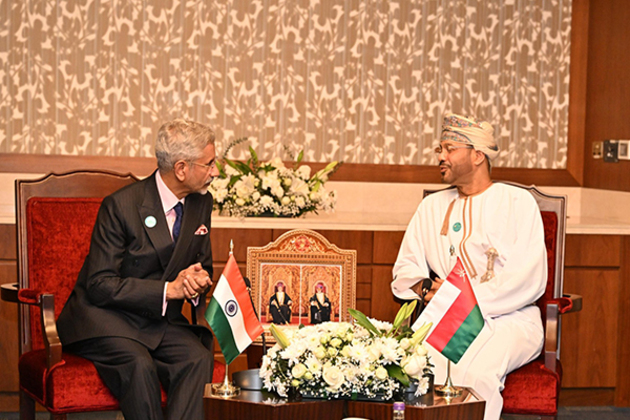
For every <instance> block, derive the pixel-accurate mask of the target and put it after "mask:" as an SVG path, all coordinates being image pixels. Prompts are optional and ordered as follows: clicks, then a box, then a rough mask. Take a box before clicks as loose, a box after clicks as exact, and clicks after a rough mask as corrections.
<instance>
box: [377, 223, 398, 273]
mask: <svg viewBox="0 0 630 420" xmlns="http://www.w3.org/2000/svg"><path fill="white" fill-rule="evenodd" d="M403 236H405V232H394V231H378V232H374V263H375V264H391V265H392V266H393V265H394V263H395V262H396V258H397V257H398V250H399V249H400V244H401V243H402V240H403Z"/></svg>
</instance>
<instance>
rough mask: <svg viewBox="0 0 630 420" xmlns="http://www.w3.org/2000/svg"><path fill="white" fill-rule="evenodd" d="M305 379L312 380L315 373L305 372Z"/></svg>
mask: <svg viewBox="0 0 630 420" xmlns="http://www.w3.org/2000/svg"><path fill="white" fill-rule="evenodd" d="M304 379H306V380H307V381H310V380H311V379H313V374H312V373H311V372H308V371H306V372H304Z"/></svg>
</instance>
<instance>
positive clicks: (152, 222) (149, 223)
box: [144, 216, 157, 228]
mask: <svg viewBox="0 0 630 420" xmlns="http://www.w3.org/2000/svg"><path fill="white" fill-rule="evenodd" d="M144 224H145V225H146V227H148V228H152V227H155V225H157V220H156V219H155V217H153V216H147V218H146V219H144Z"/></svg>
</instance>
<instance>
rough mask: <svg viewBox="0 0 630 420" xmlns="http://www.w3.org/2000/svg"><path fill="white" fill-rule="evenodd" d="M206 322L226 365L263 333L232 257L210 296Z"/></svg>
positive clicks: (231, 256)
mask: <svg viewBox="0 0 630 420" xmlns="http://www.w3.org/2000/svg"><path fill="white" fill-rule="evenodd" d="M206 319H207V320H208V324H210V328H212V331H214V334H215V336H216V337H217V341H218V342H219V346H221V352H222V353H223V356H224V357H225V361H226V362H227V363H228V364H230V363H231V362H232V361H233V360H234V359H235V358H236V357H237V356H238V355H239V354H240V353H242V352H243V351H244V350H245V349H246V348H247V347H248V346H249V345H250V344H251V343H252V341H254V340H255V339H256V338H257V337H258V336H259V335H260V334H262V331H263V329H262V326H261V325H260V322H259V320H258V318H257V317H256V313H255V312H254V308H253V306H252V302H251V299H250V297H249V293H248V292H247V288H246V287H245V281H244V280H243V276H242V275H241V272H240V270H239V269H238V265H237V264H236V260H235V259H234V256H233V255H230V258H229V259H228V262H227V264H226V266H225V269H224V270H223V274H222V275H221V278H220V279H219V282H218V283H217V286H216V288H215V290H214V293H213V294H212V299H211V300H210V304H209V305H208V309H207V310H206Z"/></svg>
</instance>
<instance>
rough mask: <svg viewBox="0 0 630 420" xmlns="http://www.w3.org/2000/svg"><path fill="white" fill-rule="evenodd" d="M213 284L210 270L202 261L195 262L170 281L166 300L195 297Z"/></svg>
mask: <svg viewBox="0 0 630 420" xmlns="http://www.w3.org/2000/svg"><path fill="white" fill-rule="evenodd" d="M211 286H212V280H210V276H209V275H208V272H207V271H206V270H204V269H203V267H202V266H201V264H200V263H195V264H193V265H191V266H190V267H188V268H186V269H185V270H182V271H180V272H179V274H178V275H177V278H176V279H175V280H173V281H172V282H169V283H168V285H167V288H166V300H167V301H168V300H174V299H184V298H186V299H195V298H197V297H198V296H199V295H200V294H203V293H205V292H207V291H208V289H210V287H211Z"/></svg>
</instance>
